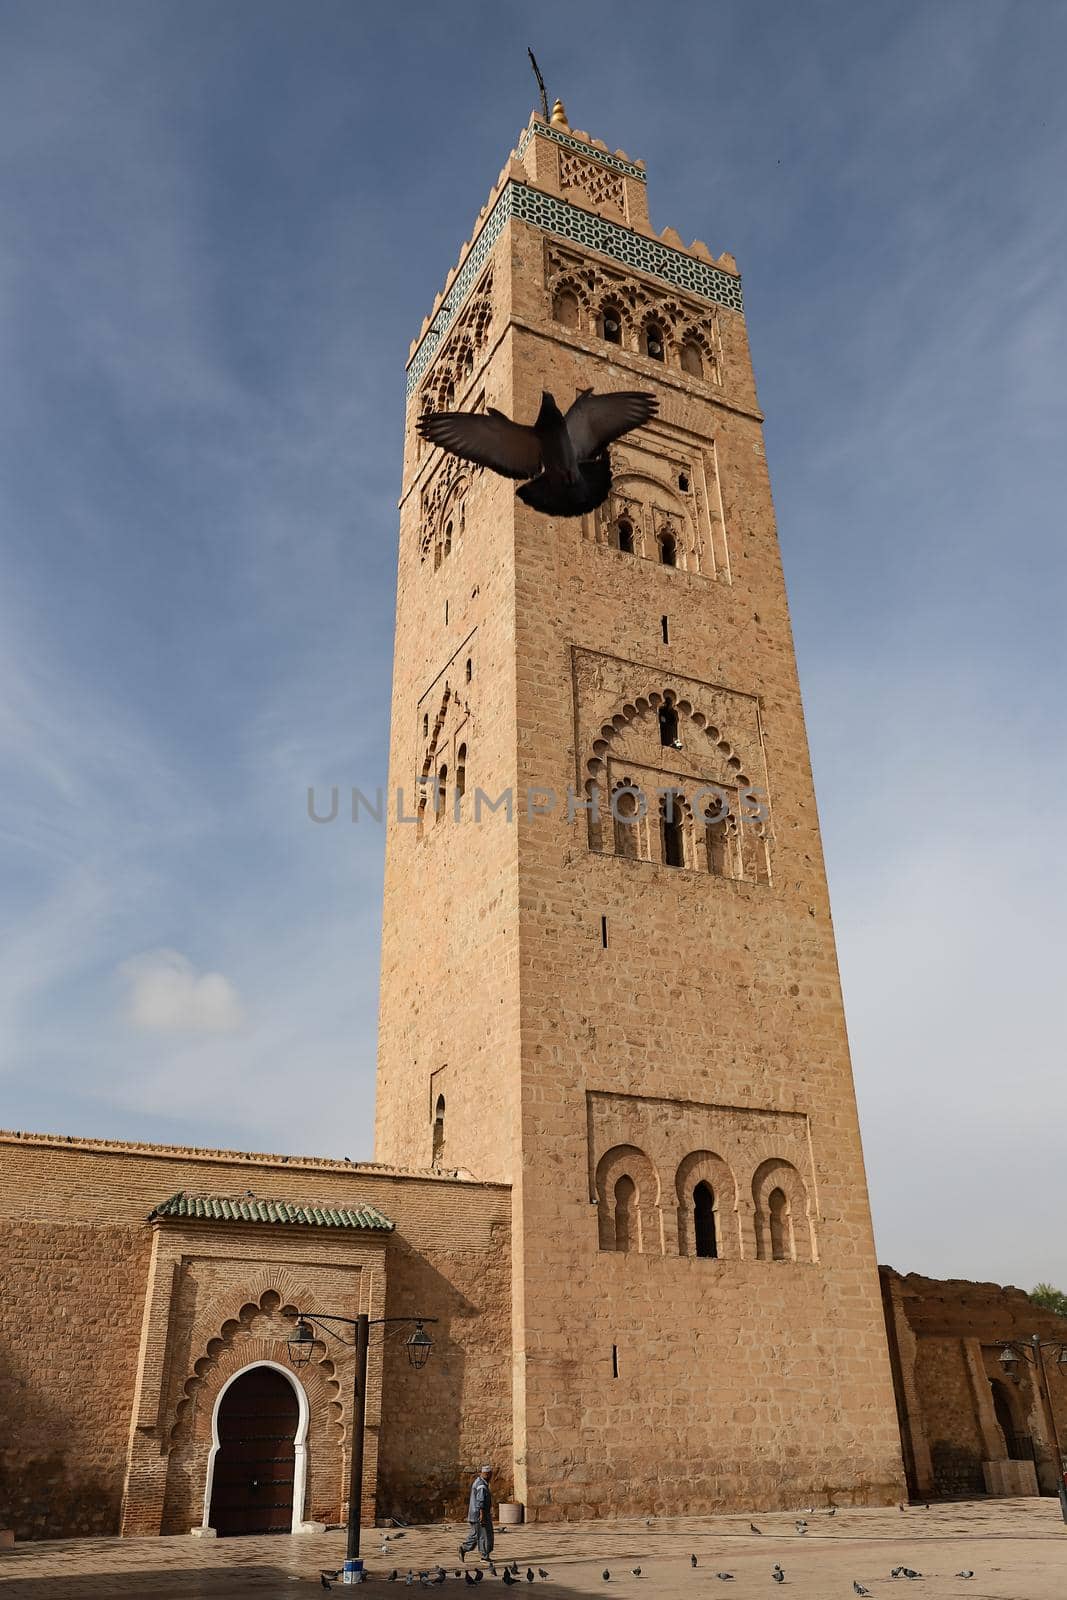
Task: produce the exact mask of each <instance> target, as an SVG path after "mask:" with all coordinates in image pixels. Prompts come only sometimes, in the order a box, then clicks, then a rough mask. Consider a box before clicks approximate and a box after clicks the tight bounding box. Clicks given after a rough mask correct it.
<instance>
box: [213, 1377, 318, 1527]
mask: <svg viewBox="0 0 1067 1600" xmlns="http://www.w3.org/2000/svg"><path fill="white" fill-rule="evenodd" d="M299 1417H300V1408H299V1406H298V1404H297V1398H296V1391H295V1390H294V1388H293V1386H292V1384H291V1383H290V1382H289V1380H288V1379H287V1378H285V1377H283V1376H282V1374H281V1373H280V1372H275V1370H274V1369H273V1367H249V1369H248V1371H247V1372H245V1373H242V1375H241V1376H240V1377H239V1378H236V1379H235V1380H234V1382H233V1383H231V1384H230V1387H229V1388H228V1389H227V1391H226V1393H225V1395H224V1396H223V1398H222V1404H221V1405H220V1407H219V1417H218V1428H219V1448H218V1452H217V1454H216V1456H215V1474H214V1478H213V1480H212V1486H211V1515H210V1522H211V1526H212V1527H213V1528H214V1529H215V1531H216V1533H218V1535H219V1537H220V1538H221V1537H223V1536H224V1535H226V1534H238V1533H289V1532H291V1530H292V1526H293V1474H294V1470H295V1460H296V1450H295V1447H294V1440H295V1438H296V1429H297V1423H298V1421H299Z"/></svg>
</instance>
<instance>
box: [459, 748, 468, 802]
mask: <svg viewBox="0 0 1067 1600" xmlns="http://www.w3.org/2000/svg"><path fill="white" fill-rule="evenodd" d="M466 792H467V746H466V745H465V744H461V745H460V747H459V749H458V750H457V751H456V793H457V794H458V795H459V797H460V799H462V798H463V796H464V795H465V794H466Z"/></svg>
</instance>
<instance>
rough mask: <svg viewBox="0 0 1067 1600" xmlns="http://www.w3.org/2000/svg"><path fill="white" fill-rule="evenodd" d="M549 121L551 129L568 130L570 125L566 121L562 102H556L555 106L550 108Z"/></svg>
mask: <svg viewBox="0 0 1067 1600" xmlns="http://www.w3.org/2000/svg"><path fill="white" fill-rule="evenodd" d="M549 121H550V123H551V125H552V127H553V128H569V127H570V123H569V122H568V121H567V113H566V111H565V110H564V107H563V101H562V100H557V101H556V103H555V105H554V106H553V107H552V116H551V117H550V119H549Z"/></svg>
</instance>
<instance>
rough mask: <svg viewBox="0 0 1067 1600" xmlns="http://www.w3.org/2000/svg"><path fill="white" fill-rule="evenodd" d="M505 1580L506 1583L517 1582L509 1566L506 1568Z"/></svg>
mask: <svg viewBox="0 0 1067 1600" xmlns="http://www.w3.org/2000/svg"><path fill="white" fill-rule="evenodd" d="M504 1582H505V1583H514V1582H515V1579H514V1578H513V1577H512V1576H511V1573H510V1572H509V1571H508V1569H507V1567H505V1568H504Z"/></svg>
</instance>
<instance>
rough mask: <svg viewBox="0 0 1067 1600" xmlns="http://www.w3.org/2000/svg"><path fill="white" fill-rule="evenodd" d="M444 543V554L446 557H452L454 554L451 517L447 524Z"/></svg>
mask: <svg viewBox="0 0 1067 1600" xmlns="http://www.w3.org/2000/svg"><path fill="white" fill-rule="evenodd" d="M442 542H443V545H444V551H443V554H444V555H446V556H447V555H451V554H452V518H451V517H449V519H448V521H447V522H446V523H445V536H444V539H443V541H442Z"/></svg>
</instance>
